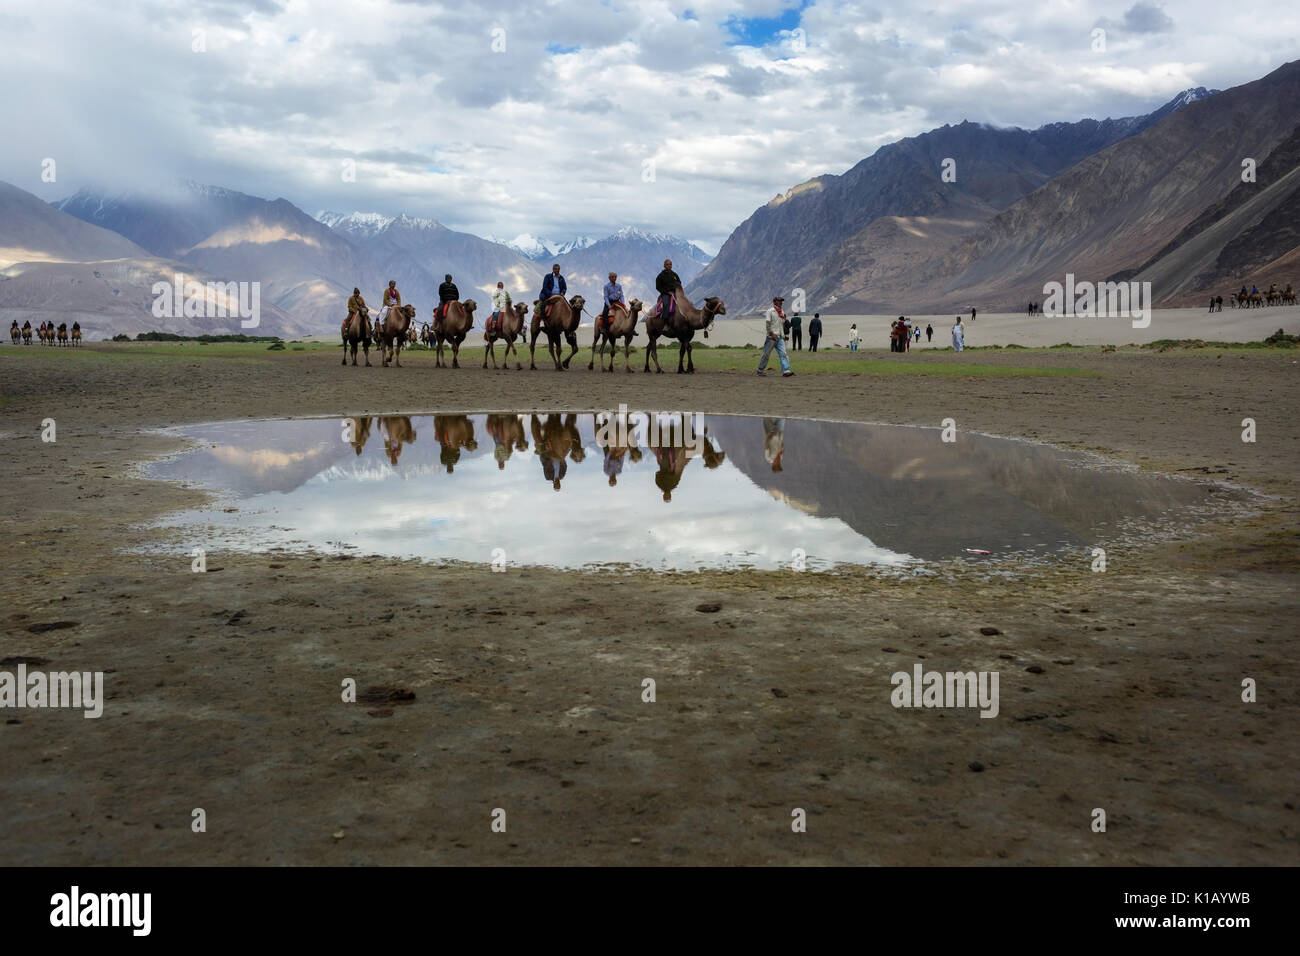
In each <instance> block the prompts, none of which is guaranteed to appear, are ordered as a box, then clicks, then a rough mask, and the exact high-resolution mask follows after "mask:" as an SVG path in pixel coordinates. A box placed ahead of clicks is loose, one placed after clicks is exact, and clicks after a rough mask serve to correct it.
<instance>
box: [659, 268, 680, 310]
mask: <svg viewBox="0 0 1300 956" xmlns="http://www.w3.org/2000/svg"><path fill="white" fill-rule="evenodd" d="M681 287H682V280H681V277H680V276H679V275H677V273H676V272H674V271H673V260H671V259H665V260H664V268H663V271H662V272H660V273H659V275H658V276H657V277H656V278H655V291H656V292H658V293H659V306H658V308H659V315H660V317H662V318H663V320H664V321H665V322H667V321H668V317H669V316H670V315H672V314H673V313H674V312H676V311H677V310H676V307H675V305H674V303H675V301H676V294H677V290H678V289H680V288H681Z"/></svg>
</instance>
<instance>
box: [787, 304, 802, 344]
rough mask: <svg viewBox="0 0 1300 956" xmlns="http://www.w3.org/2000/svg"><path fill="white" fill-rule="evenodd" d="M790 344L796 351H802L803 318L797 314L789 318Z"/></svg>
mask: <svg viewBox="0 0 1300 956" xmlns="http://www.w3.org/2000/svg"><path fill="white" fill-rule="evenodd" d="M790 342H791V345H792V347H793V348H794V349H795V350H796V351H799V352H802V351H803V316H802V315H800V314H799V313H798V312H796V313H795V314H794V315H792V316H791V317H790Z"/></svg>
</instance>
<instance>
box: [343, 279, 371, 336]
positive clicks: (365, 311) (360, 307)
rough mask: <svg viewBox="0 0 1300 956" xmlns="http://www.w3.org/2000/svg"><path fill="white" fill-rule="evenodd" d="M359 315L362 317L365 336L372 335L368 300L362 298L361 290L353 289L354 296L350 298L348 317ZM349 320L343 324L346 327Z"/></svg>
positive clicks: (345, 320)
mask: <svg viewBox="0 0 1300 956" xmlns="http://www.w3.org/2000/svg"><path fill="white" fill-rule="evenodd" d="M353 312H356V313H359V314H360V316H361V329H362V331H363V332H364V333H365V335H367V336H369V335H370V309H369V307H368V306H367V305H366V300H365V299H363V298H362V297H361V290H360V289H357V288H353V290H352V295H351V296H349V297H348V316H349V318H350V317H351V316H352V313H353ZM347 322H348V320H347V319H344V320H343V324H344V325H345V326H346V325H347Z"/></svg>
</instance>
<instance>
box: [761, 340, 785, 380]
mask: <svg viewBox="0 0 1300 956" xmlns="http://www.w3.org/2000/svg"><path fill="white" fill-rule="evenodd" d="M773 348H775V349H776V356H777V358H779V359H780V360H781V371H782V372H788V371H790V356H789V355H787V354H786V352H785V339H783V338H781V337H779V336H777V337H776V338H773V337H772V336H770V335H769V336H768V337H767V341H766V342H764V343H763V357H762V358H761V359H759V361H758V370H759V371H760V372H761V371H763V369H765V368H767V357H768V356H769V355H771V354H772V349H773Z"/></svg>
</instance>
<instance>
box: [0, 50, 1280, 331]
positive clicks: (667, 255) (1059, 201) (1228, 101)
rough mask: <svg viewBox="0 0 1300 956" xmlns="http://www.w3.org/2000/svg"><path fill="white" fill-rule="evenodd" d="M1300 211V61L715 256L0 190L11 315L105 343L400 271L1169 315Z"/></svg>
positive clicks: (848, 187)
mask: <svg viewBox="0 0 1300 956" xmlns="http://www.w3.org/2000/svg"><path fill="white" fill-rule="evenodd" d="M1243 164H1244V166H1245V167H1249V169H1248V170H1247V171H1253V173H1254V176H1253V178H1251V177H1249V176H1245V175H1244V174H1243ZM945 174H946V175H945ZM1298 213H1300V62H1295V63H1288V64H1286V65H1285V66H1283V67H1281V68H1279V69H1277V70H1275V71H1273V72H1272V73H1270V74H1269V75H1267V76H1265V77H1263V78H1262V79H1259V80H1256V81H1253V82H1251V83H1247V84H1244V85H1242V86H1238V87H1235V88H1233V89H1230V90H1227V91H1223V92H1220V91H1215V90H1206V89H1204V88H1200V87H1198V88H1195V89H1191V90H1187V91H1184V92H1183V93H1181V94H1179V95H1178V96H1177V97H1174V98H1173V99H1172V100H1170V101H1169V102H1168V103H1166V104H1164V105H1163V106H1161V107H1160V108H1159V109H1157V110H1154V111H1153V112H1151V113H1148V114H1145V115H1142V116H1132V117H1126V118H1122V119H1106V120H1101V121H1097V120H1081V121H1079V122H1073V123H1053V124H1049V125H1047V126H1042V127H1039V128H1038V129H1035V130H1023V129H1016V128H1011V129H997V128H993V127H990V126H986V125H981V124H976V123H970V122H966V123H961V124H959V125H957V126H944V127H941V128H939V129H935V130H931V131H930V132H928V133H923V134H921V135H919V136H914V137H909V138H907V139H903V140H900V141H898V142H896V143H892V144H890V145H888V146H884V147H882V148H881V149H879V150H877V151H876V152H875V153H874V154H873V155H871V156H870V157H868V158H866V159H864V160H862V161H861V162H859V163H858V164H856V165H855V166H854V167H853V168H851V169H849V170H848V171H847V172H845V173H843V174H842V175H825V176H819V177H817V178H815V179H812V180H809V181H807V182H805V183H801V184H799V185H797V186H794V187H791V188H790V189H788V190H787V191H785V192H784V193H782V194H781V195H778V196H776V197H775V198H774V199H772V200H771V201H770V202H768V203H766V204H765V205H764V206H762V207H760V208H759V209H757V210H755V212H754V213H753V214H752V215H751V216H750V217H749V218H748V219H746V220H745V221H744V222H743V223H741V224H740V225H739V226H738V227H737V228H736V229H735V230H734V231H733V232H732V234H731V235H730V236H729V237H728V239H727V240H726V242H725V243H724V244H723V245H722V247H721V249H720V250H719V253H718V255H717V256H716V257H715V258H711V257H710V256H709V255H708V254H707V253H706V252H704V251H703V250H702V249H700V248H699V247H698V246H695V245H693V244H691V243H689V242H687V241H686V240H684V239H680V238H677V237H674V236H670V235H661V234H655V233H650V232H645V231H642V230H638V229H631V228H628V229H621V230H619V231H618V232H617V233H615V234H614V235H612V236H608V237H605V238H602V239H593V238H592V237H589V236H582V237H575V238H573V239H569V240H565V241H563V242H557V241H552V240H547V239H541V238H538V237H535V236H531V235H520V236H516V237H515V238H514V239H511V240H509V241H508V242H499V241H494V240H492V239H485V238H481V237H479V236H475V235H471V234H469V233H465V232H458V231H456V230H453V229H449V228H448V227H446V226H444V225H442V224H441V223H439V222H438V221H437V220H436V219H433V218H417V217H414V216H409V215H399V216H385V215H379V214H376V213H367V212H352V213H336V212H320V213H318V214H317V215H316V216H311V215H308V214H307V213H305V212H303V211H302V210H301V209H299V208H298V207H297V206H295V205H294V204H293V203H291V202H289V201H288V200H286V199H274V200H267V199H262V198H259V197H256V196H250V195H247V194H244V193H240V192H237V191H234V190H230V189H223V188H220V187H212V186H203V185H199V184H197V183H193V182H186V183H181V184H178V185H177V186H175V187H172V188H169V189H165V190H159V191H154V192H150V193H148V194H143V193H139V192H128V193H121V194H114V195H108V194H105V193H102V192H96V191H93V190H82V191H80V192H78V193H76V194H75V195H73V196H70V197H68V198H67V199H64V200H62V201H60V202H58V203H54V204H47V203H44V202H42V201H41V200H39V199H37V198H36V197H35V196H33V195H31V194H30V193H27V192H25V191H23V190H21V189H18V188H17V187H14V186H10V185H6V184H0V311H2V312H3V313H4V315H5V316H9V317H16V318H19V319H20V321H21V319H22V318H31V319H33V320H34V321H39V320H40V319H41V318H44V317H53V316H56V315H67V316H75V320H77V321H80V322H81V323H82V326H83V327H84V328H85V329H87V331H88V333H89V334H90V335H91V336H92V337H97V336H101V335H105V334H111V333H113V332H117V331H126V332H137V331H145V330H148V329H152V328H160V329H161V330H164V331H178V332H187V333H198V332H217V331H240V328H239V324H238V321H234V322H228V323H226V324H225V325H223V324H222V323H223V321H224V320H220V319H207V318H193V319H187V318H173V317H167V318H166V319H164V320H159V319H156V318H155V317H154V316H153V315H152V313H151V311H150V308H151V304H152V302H153V296H152V293H151V291H150V290H151V288H152V286H153V283H155V282H157V281H171V280H172V278H173V277H174V275H175V274H176V273H178V272H179V273H185V274H187V275H189V276H190V277H192V278H195V279H198V280H200V281H205V282H206V281H210V280H211V281H243V282H253V281H256V282H259V283H261V294H262V325H261V327H260V329H259V330H258V331H260V332H261V333H262V334H277V335H308V334H321V333H332V332H333V331H334V330H336V329H337V327H338V321H339V319H340V318H341V313H342V310H343V304H344V300H345V299H346V297H347V296H348V295H349V294H350V293H351V291H352V288H353V287H354V286H358V287H360V288H361V290H362V292H363V293H364V294H365V295H366V296H367V297H368V299H369V301H371V302H372V303H377V302H378V300H379V296H380V291H381V289H382V288H383V287H384V285H385V284H386V281H387V280H388V279H396V280H397V283H398V288H399V289H401V290H402V293H403V296H404V298H405V300H406V301H408V302H413V303H414V304H415V305H416V307H417V309H418V310H419V314H420V317H421V320H424V319H425V318H427V316H428V314H429V312H430V310H431V309H432V307H433V305H434V302H435V300H436V290H437V286H438V283H439V282H441V281H442V277H443V275H444V274H446V273H451V274H452V275H453V276H454V278H455V281H456V282H457V284H458V286H459V288H460V291H461V295H462V297H464V298H470V297H473V298H477V299H478V300H479V301H480V305H481V307H483V308H484V309H486V307H487V303H488V301H489V297H490V292H491V290H492V289H493V288H495V286H496V283H497V281H498V280H499V281H503V282H504V283H505V284H506V286H507V288H509V289H510V291H511V293H512V294H513V295H514V296H515V298H516V299H517V300H523V301H531V299H532V298H533V297H534V296H535V295H536V294H537V292H538V290H539V289H540V287H541V281H542V276H543V275H544V274H545V272H547V271H549V268H550V266H551V264H552V263H555V262H558V263H559V264H560V266H561V269H562V271H563V272H564V274H565V276H566V277H567V279H568V282H569V291H570V293H571V294H572V293H581V294H582V295H583V296H585V297H586V298H587V300H588V301H589V302H591V303H592V304H593V311H594V309H595V308H598V307H599V300H600V290H601V286H602V285H603V283H604V281H605V275H606V273H607V272H609V271H610V270H615V271H617V272H618V273H619V274H620V278H621V281H622V282H623V286H624V289H625V291H626V292H627V294H628V296H629V297H637V298H641V299H643V300H645V301H647V302H648V301H649V300H650V299H651V298H652V297H653V294H654V293H653V289H652V284H653V280H654V276H655V275H656V274H657V273H658V271H659V269H660V268H661V265H662V262H663V260H664V259H672V260H673V263H674V268H675V269H676V271H677V272H678V274H679V275H680V276H681V277H682V279H683V281H684V282H685V283H686V286H687V291H688V293H689V294H690V295H691V296H692V297H694V298H696V299H697V300H698V298H700V297H702V296H704V295H719V296H721V297H722V298H723V300H724V301H725V302H726V303H727V307H728V312H729V313H730V314H731V315H733V316H735V315H739V314H742V313H744V312H747V311H754V310H758V309H761V308H763V307H765V305H766V304H767V303H768V302H769V301H770V300H771V297H772V296H773V295H775V294H777V293H781V294H783V295H785V296H786V297H787V306H789V305H791V304H792V303H791V298H792V294H793V293H792V290H795V289H802V290H803V291H804V296H805V302H804V306H805V308H806V309H807V311H810V312H811V311H822V312H827V313H832V314H834V313H841V314H843V313H876V314H880V313H886V314H888V313H898V312H911V313H913V314H918V313H920V314H924V313H928V312H948V311H953V310H965V309H968V308H970V307H971V306H977V307H979V308H981V309H982V310H984V311H996V310H1001V309H1016V310H1019V309H1023V308H1024V304H1025V303H1026V302H1028V301H1030V300H1040V299H1042V297H1043V293H1042V288H1043V285H1044V283H1046V282H1049V281H1062V280H1063V279H1064V277H1065V275H1066V274H1067V273H1073V274H1075V276H1076V277H1077V278H1078V279H1079V280H1081V281H1082V280H1088V281H1104V280H1107V279H1119V278H1124V279H1133V280H1138V281H1150V282H1151V283H1152V291H1153V293H1154V297H1155V300H1156V302H1157V303H1158V304H1161V305H1187V304H1198V305H1199V304H1200V303H1201V301H1202V300H1203V299H1204V298H1206V297H1208V295H1209V294H1210V293H1211V292H1218V293H1221V294H1225V295H1226V293H1227V292H1228V291H1231V288H1233V287H1237V286H1240V285H1242V284H1247V285H1249V284H1255V285H1259V286H1261V287H1266V286H1267V285H1268V284H1270V283H1272V282H1278V283H1279V284H1286V283H1287V282H1291V283H1297V282H1300V234H1298V231H1297V225H1296V224H1297V221H1298V219H1297V214H1298Z"/></svg>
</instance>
